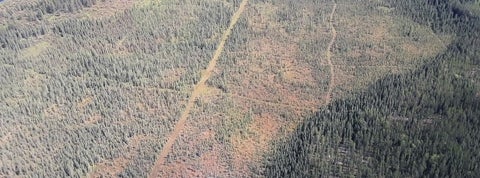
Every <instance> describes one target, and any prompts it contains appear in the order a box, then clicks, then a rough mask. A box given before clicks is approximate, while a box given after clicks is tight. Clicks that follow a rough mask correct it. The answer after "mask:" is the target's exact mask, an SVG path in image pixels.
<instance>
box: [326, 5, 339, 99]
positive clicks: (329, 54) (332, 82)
mask: <svg viewBox="0 0 480 178" xmlns="http://www.w3.org/2000/svg"><path fill="white" fill-rule="evenodd" d="M334 3H335V2H334ZM336 9H337V3H335V4H334V5H333V9H332V12H331V13H330V17H329V19H328V22H329V24H330V28H331V30H332V39H331V40H330V43H328V47H327V52H326V56H327V57H326V59H327V63H328V66H329V67H330V84H329V85H328V91H327V94H326V95H325V103H326V104H328V103H330V101H331V100H332V91H333V87H335V69H334V67H335V66H334V65H333V63H332V47H333V44H335V40H336V39H337V30H336V29H335V27H334V26H333V16H334V15H335V10H336Z"/></svg>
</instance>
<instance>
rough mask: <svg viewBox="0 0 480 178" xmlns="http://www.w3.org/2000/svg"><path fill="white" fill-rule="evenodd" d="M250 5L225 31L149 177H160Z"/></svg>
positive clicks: (238, 12)
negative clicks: (227, 43)
mask: <svg viewBox="0 0 480 178" xmlns="http://www.w3.org/2000/svg"><path fill="white" fill-rule="evenodd" d="M247 3H248V0H243V1H242V3H241V4H240V7H239V8H238V10H237V11H236V12H235V14H233V16H232V18H231V20H230V25H229V26H228V28H227V29H226V30H225V31H224V33H223V35H222V38H221V39H220V43H219V44H218V46H217V50H216V51H215V53H214V54H213V57H212V59H211V60H210V63H209V64H208V67H207V69H205V71H203V72H202V76H201V78H200V81H199V82H198V83H197V84H196V85H195V87H194V89H193V92H192V95H191V96H190V98H189V100H188V103H187V105H186V107H185V110H184V111H183V113H182V115H181V116H180V119H179V120H178V122H177V124H176V125H175V127H174V129H173V131H172V133H171V134H170V136H169V137H168V138H167V143H165V145H164V146H163V148H162V150H161V152H160V154H159V155H158V156H157V161H156V162H155V164H154V166H153V167H152V169H151V171H150V174H149V176H148V177H152V178H154V177H159V173H160V171H161V170H160V168H161V166H162V165H163V164H164V163H165V159H166V157H167V155H168V153H170V151H171V149H172V146H173V144H174V143H175V140H177V138H178V136H179V135H180V133H181V132H182V131H183V130H184V128H185V123H186V121H187V118H188V117H189V115H190V111H191V110H192V108H193V106H194V104H195V100H196V99H197V98H198V97H199V96H200V95H201V94H202V93H203V92H204V91H205V89H206V84H205V82H206V81H207V80H208V79H209V78H210V76H211V75H212V72H213V70H214V69H215V66H216V65H217V61H218V59H219V58H220V55H221V54H222V52H223V49H224V48H225V43H226V41H227V39H228V37H229V36H230V34H231V33H232V30H233V28H234V27H235V24H236V23H237V21H238V19H239V18H240V16H241V15H242V13H243V11H244V10H245V7H246V5H247Z"/></svg>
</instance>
